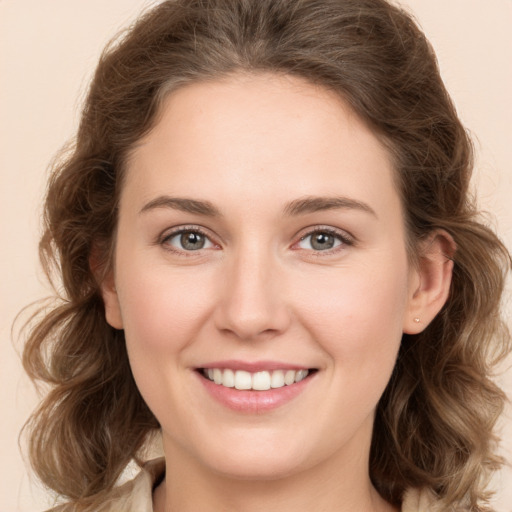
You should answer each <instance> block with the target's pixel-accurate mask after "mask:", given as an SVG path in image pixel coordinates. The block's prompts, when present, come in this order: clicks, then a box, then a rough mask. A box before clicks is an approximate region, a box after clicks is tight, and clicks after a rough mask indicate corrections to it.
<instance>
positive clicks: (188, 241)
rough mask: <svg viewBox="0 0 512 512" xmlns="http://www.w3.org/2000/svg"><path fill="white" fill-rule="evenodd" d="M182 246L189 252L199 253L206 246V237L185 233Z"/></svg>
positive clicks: (182, 237)
mask: <svg viewBox="0 0 512 512" xmlns="http://www.w3.org/2000/svg"><path fill="white" fill-rule="evenodd" d="M181 245H182V247H183V248H184V249H188V250H189V251H197V250H198V249H202V248H203V246H204V237H203V235H200V234H199V233H183V234H182V235H181Z"/></svg>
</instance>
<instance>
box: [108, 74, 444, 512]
mask: <svg viewBox="0 0 512 512" xmlns="http://www.w3.org/2000/svg"><path fill="white" fill-rule="evenodd" d="M393 172H394V170H393V167H392V163H391V159H390V157H389V154H388V153H387V151H386V150H385V148H384V147H383V145H382V144H381V143H380V142H379V140H378V138H377V137H376V136H375V134H374V133H372V131H371V130H370V129H369V128H368V127H367V126H366V125H365V124H364V123H363V122H362V121H361V120H360V119H359V118H358V117H357V116H356V115H355V114H354V113H353V112H352V111H351V110H350V108H349V107H348V106H347V105H346V104H345V103H344V102H343V101H342V100H341V99H340V98H339V97H337V96H335V95H334V94H332V93H330V92H328V91H325V90H323V89H321V88H319V87H317V86H314V85H311V84H309V83H307V82H305V81H303V80H300V79H298V78H292V77H283V76H281V77H278V76H272V75H236V76H231V77H230V78H228V79H223V80H222V81H215V82H208V83H196V84H192V85H188V86H186V87H184V88H182V89H180V90H178V91H176V92H174V93H172V94H171V95H170V96H169V97H168V98H167V100H166V102H165V103H164V105H163V107H162V112H161V116H160V117H159V119H158V122H157V124H156V126H155V127H154V129H153V130H152V131H151V132H150V133H149V134H148V135H147V136H146V137H145V138H144V139H143V140H142V141H140V144H138V145H137V146H136V147H135V148H134V150H133V151H132V154H131V156H130V159H129V162H128V166H127V175H126V181H125V184H124V188H123V191H122V195H121V202H120V210H119V225H118V232H117V240H116V252H115V262H114V273H113V275H112V276H111V277H110V278H109V279H107V280H106V281H105V282H104V284H103V296H104V300H105V305H106V316H107V320H108V322H109V323H110V324H111V325H112V326H114V327H115V328H118V329H124V330H125V336H126V343H127V348H128V353H129V357H130V362H131V366H132V370H133V374H134V377H135V379H136V382H137V385H138V387H139V389H140V391H141V393H142V395H143V397H144V399H145V400H146V402H147V403H148V405H149V407H150V408H151V410H152V411H153V413H154V414H155V416H156V417H157V419H158V420H159V422H160V424H161V426H162V434H163V441H164V451H165V455H166V479H165V481H164V483H163V484H162V485H161V486H160V487H159V488H158V489H157V491H156V492H155V496H154V506H155V510H157V511H167V512H171V511H180V512H185V511H197V510H201V511H205V512H207V511H210V510H211V511H216V512H218V511H223V510H230V511H242V510H243V511H244V512H253V511H260V510H261V511H263V510H279V511H280V512H282V511H288V510H290V511H291V510H293V511H294V512H296V511H300V510H304V511H306V510H308V511H310V510H316V511H320V510H325V511H334V510H337V511H338V510H339V511H345V510H346V511H351V512H352V511H354V510H364V511H387V510H394V508H393V507H391V506H390V505H389V504H388V503H386V502H385V501H384V500H383V499H382V498H381V497H380V496H379V495H378V493H377V492H376V491H375V489H374V488H373V486H372V484H371V481H370V478H369V471H368V458H369V448H370V442H371V434H372V426H373V420H374V412H375V408H376V405H377V402H378V400H379V398H380V396H381V394H382V393H383V391H384V389H385V387H386V384H387V382H388V380H389V378H390V375H391V372H392V369H393V366H394V363H395V360H396V355H397V351H398V348H399V345H400V340H401V336H402V333H403V332H408V333H416V332H419V331H420V330H421V329H423V328H424V327H425V325H427V324H428V322H429V321H430V320H431V319H432V318H433V317H434V316H435V314H436V313H437V312H438V311H439V309H440V308H441V307H442V305H443V303H444V301H445V300H446V297H447V293H448V289H449V282H450V276H451V263H450V261H449V260H447V259H446V258H445V257H444V256H443V251H446V248H447V247H446V246H447V245H448V246H449V243H450V242H449V240H448V237H447V236H446V235H445V234H443V233H436V234H434V235H433V236H432V237H431V239H430V240H429V245H428V252H427V251H426V250H425V251H424V252H423V254H422V256H421V257H420V258H419V264H418V265H414V266H412V265H410V263H409V260H410V259H409V258H408V254H407V251H406V234H405V230H404V219H403V212H402V206H401V201H400V197H399V195H398V193H397V191H396V189H395V186H394V182H393ZM169 197H172V198H191V199H193V200H195V201H201V202H203V203H204V202H207V203H208V205H209V206H211V207H213V208H214V209H215V210H216V215H210V214H205V213H207V212H205V211H203V212H200V211H198V212H191V211H183V210H182V209H179V208H176V202H174V203H171V202H170V201H169V200H168V198H169ZM312 197H322V198H326V197H328V198H333V197H336V198H340V197H342V198H344V201H345V202H344V203H342V204H341V206H340V203H339V201H338V203H337V207H329V208H327V207H326V204H325V203H322V205H321V206H322V207H319V209H317V210H315V209H313V210H314V211H313V210H312V208H311V205H310V208H309V209H306V210H305V209H304V208H303V209H302V211H295V212H290V209H291V207H290V204H292V205H293V204H295V206H296V205H297V201H300V200H303V199H305V198H312ZM294 202H295V203H294ZM318 204H319V202H318V201H317V207H318ZM188 205H190V203H188ZM182 206H183V204H182ZM331 206H332V201H331ZM295 210H297V208H295ZM310 210H311V211H310ZM209 213H212V212H209ZM197 227H200V229H201V230H202V232H203V233H204V234H205V235H206V237H207V238H205V239H204V240H205V245H204V247H203V248H202V249H199V250H195V251H191V250H189V251H187V250H185V249H184V248H183V246H182V245H180V236H179V235H175V234H174V237H172V236H171V235H172V234H173V233H175V231H176V229H177V230H179V229H195V228H197ZM325 229H329V230H333V231H335V232H336V234H335V235H334V236H335V238H334V239H333V240H335V243H334V247H333V248H332V249H331V250H323V251H322V250H318V249H317V246H313V245H312V243H311V242H312V238H311V236H309V235H310V234H311V233H312V232H313V231H315V230H316V231H322V230H324V232H325ZM173 230H174V231H173ZM338 236H340V238H337V237H338ZM415 318H420V319H421V320H420V322H417V321H415V320H414V319H415ZM226 359H238V360H243V361H260V360H277V361H284V362H287V363H290V364H297V365H301V366H305V367H307V368H316V369H317V370H318V371H317V372H316V373H315V375H314V376H313V378H311V380H310V382H309V383H308V384H307V386H306V387H305V388H304V391H303V392H302V393H300V394H299V395H298V396H297V397H296V398H294V399H293V400H291V401H290V402H288V403H286V404H284V405H283V406H281V407H278V408H277V409H275V410H271V411H267V412H264V413H249V414H248V413H241V412H238V411H233V410H231V409H229V408H226V407H225V406H223V405H221V404H219V403H218V402H216V401H215V400H213V399H212V397H211V396H210V394H209V393H207V392H206V391H205V389H204V386H203V385H202V384H201V382H200V378H198V374H197V372H196V369H197V368H198V367H201V366H203V365H204V364H205V363H208V362H211V361H218V360H226Z"/></svg>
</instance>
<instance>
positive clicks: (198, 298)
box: [119, 265, 209, 357]
mask: <svg viewBox="0 0 512 512" xmlns="http://www.w3.org/2000/svg"><path fill="white" fill-rule="evenodd" d="M124 274H125V275H123V274H121V273H120V274H119V280H120V282H121V283H124V286H122V287H121V289H120V290H119V297H120V305H121V312H122V315H123V323H124V328H125V336H126V340H127V343H128V346H129V349H131V350H132V351H133V350H140V351H142V352H146V354H147V356H151V355H152V354H154V355H155V356H156V357H158V356H159V354H160V353H161V352H169V351H175V350H180V349H181V348H183V347H184V346H186V345H187V344H188V343H189V342H190V341H191V340H192V339H193V338H194V336H195V335H196V334H197V332H198V330H199V329H200V328H201V326H202V324H203V321H204V318H205V317H207V315H208V308H209V305H208V301H207V297H208V288H209V287H208V279H207V278H206V276H202V275H201V274H200V273H197V272H196V273H195V276H194V278H193V279H190V276H187V277H186V278H185V275H184V274H180V273H179V272H172V271H171V269H169V268H168V267H166V266H163V265H162V266H158V265H153V266H151V268H149V269H142V270H140V267H139V269H138V270H136V269H134V268H133V266H129V267H127V268H126V269H125V272H124Z"/></svg>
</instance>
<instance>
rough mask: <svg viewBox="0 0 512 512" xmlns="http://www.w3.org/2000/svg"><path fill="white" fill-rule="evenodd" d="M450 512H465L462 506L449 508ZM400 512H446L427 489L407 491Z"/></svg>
mask: <svg viewBox="0 0 512 512" xmlns="http://www.w3.org/2000/svg"><path fill="white" fill-rule="evenodd" d="M449 510H450V512H467V511H468V509H466V508H464V507H462V506H455V507H450V509H449ZM401 512H447V508H446V507H445V506H443V505H442V504H441V503H440V501H439V499H438V498H437V497H436V496H435V494H434V493H433V492H432V491H430V490H428V489H408V490H407V491H406V493H405V495H404V499H403V502H402V508H401Z"/></svg>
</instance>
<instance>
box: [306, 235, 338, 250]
mask: <svg viewBox="0 0 512 512" xmlns="http://www.w3.org/2000/svg"><path fill="white" fill-rule="evenodd" d="M311 245H312V247H313V249H317V250H319V251H325V250H326V249H332V247H333V246H334V237H333V236H332V235H328V234H326V233H318V234H317V235H315V236H314V237H313V240H312V241H311Z"/></svg>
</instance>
